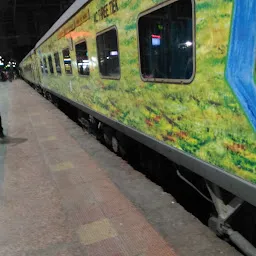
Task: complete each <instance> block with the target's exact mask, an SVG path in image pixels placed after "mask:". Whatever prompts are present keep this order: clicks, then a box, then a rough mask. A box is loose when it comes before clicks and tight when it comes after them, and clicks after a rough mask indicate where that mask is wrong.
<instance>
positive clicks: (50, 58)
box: [48, 55, 54, 74]
mask: <svg viewBox="0 0 256 256" xmlns="http://www.w3.org/2000/svg"><path fill="white" fill-rule="evenodd" d="M48 62H49V69H50V72H51V74H54V70H53V65H52V56H51V55H50V56H48Z"/></svg>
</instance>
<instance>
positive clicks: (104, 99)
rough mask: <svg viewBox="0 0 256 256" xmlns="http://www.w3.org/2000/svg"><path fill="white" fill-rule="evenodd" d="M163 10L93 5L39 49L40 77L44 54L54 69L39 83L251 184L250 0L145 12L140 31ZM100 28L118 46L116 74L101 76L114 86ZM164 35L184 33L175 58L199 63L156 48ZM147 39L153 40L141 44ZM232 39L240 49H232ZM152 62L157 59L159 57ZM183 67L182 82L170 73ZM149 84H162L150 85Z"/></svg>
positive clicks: (146, 5)
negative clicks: (81, 54) (80, 53)
mask: <svg viewBox="0 0 256 256" xmlns="http://www.w3.org/2000/svg"><path fill="white" fill-rule="evenodd" d="M163 2H164V1H161V0H150V1H143V0H112V1H104V0H101V1H93V2H90V3H89V4H88V5H87V6H85V7H84V8H83V9H82V11H80V12H79V13H78V14H77V15H76V16H74V17H73V18H72V20H70V21H69V22H68V23H67V24H66V25H65V27H63V28H61V29H60V30H59V31H57V32H56V33H55V34H54V35H53V36H52V37H50V38H49V39H48V40H47V41H46V42H45V43H43V44H42V45H41V46H40V47H39V50H38V51H37V56H36V59H37V62H38V65H41V67H42V71H43V69H44V64H43V62H44V58H45V60H46V61H47V67H48V69H49V59H48V57H49V54H51V55H52V61H53V63H54V65H53V73H54V74H51V71H50V70H47V72H48V73H45V72H44V73H43V74H42V72H40V79H41V81H40V82H41V83H42V84H43V85H44V86H47V87H48V88H50V89H52V90H54V91H56V92H58V93H60V94H61V95H63V96H65V97H67V98H69V99H71V100H74V101H76V102H79V103H81V104H84V105H86V106H89V107H90V108H92V109H94V110H96V111H98V112H99V113H101V114H104V115H105V116H107V117H109V118H112V119H115V120H117V121H119V122H121V123H123V124H125V125H127V126H129V127H132V128H135V129H137V130H139V131H141V132H143V133H145V134H147V135H149V136H151V137H153V138H155V139H157V140H159V141H162V142H164V143H166V144H168V145H171V146H173V147H175V148H178V149H180V150H182V151H185V152H187V153H189V154H191V155H193V156H195V157H197V158H198V159H201V160H204V161H206V162H208V163H210V164H212V165H215V166H218V167H221V168H223V169H224V170H226V171H227V172H229V173H231V174H235V175H237V176H239V177H241V178H243V179H245V180H248V181H250V182H252V183H256V132H255V131H256V87H255V60H256V42H255V40H256V36H255V35H253V33H254V32H255V31H256V16H255V15H254V14H255V13H256V0H253V1H252V0H243V1H232V0H215V1H212V0H197V1H195V15H193V9H194V7H193V5H191V2H190V1H178V2H175V3H171V2H164V5H163V6H162V7H161V8H160V9H161V10H160V9H157V8H156V9H152V10H151V11H150V12H153V11H156V13H155V14H156V15H155V18H154V20H153V21H152V20H151V21H150V22H147V19H150V12H145V13H144V11H145V10H149V9H150V8H151V7H153V6H155V5H156V4H161V3H163ZM179 2H180V4H184V5H186V4H188V3H190V5H191V7H190V8H191V10H190V11H185V9H184V8H182V6H179V5H178V4H177V3H179ZM246 5H247V6H246ZM167 6H172V7H168V8H171V9H170V11H171V12H172V13H173V20H171V22H169V25H168V26H169V27H166V26H167V23H166V21H164V19H163V18H160V17H161V16H162V17H163V15H160V14H161V12H164V11H165V8H167ZM244 9H246V10H247V11H246V12H243V10H244ZM139 14H140V15H139ZM147 15H148V16H147ZM158 16H159V18H158ZM83 17H84V18H83ZM193 19H195V20H193ZM194 21H195V30H194V32H193V22H194ZM239 21H240V23H241V24H239ZM147 24H150V25H147ZM112 26H113V27H112ZM140 26H142V27H141V28H140ZM143 26H144V28H145V29H143ZM145 26H146V27H145ZM107 28H113V31H112V32H111V33H113V35H114V33H116V35H117V43H118V44H117V45H118V47H117V49H115V50H113V49H112V51H111V52H112V54H113V56H114V55H115V56H118V59H117V58H115V61H119V62H120V65H119V66H120V70H115V72H113V74H107V75H110V76H111V79H107V77H105V75H104V72H105V71H104V67H102V72H103V73H102V72H101V73H102V74H101V75H100V72H99V66H100V65H101V64H100V63H99V62H100V61H101V58H100V57H99V58H98V54H97V44H96V42H97V40H102V42H103V41H104V40H105V39H104V38H100V36H101V35H102V34H101V32H102V31H104V30H105V29H107ZM170 28H171V30H172V31H175V30H179V31H187V30H188V29H189V28H191V29H190V30H191V32H189V33H185V32H184V36H183V34H182V32H180V33H179V36H180V38H178V37H175V39H176V40H179V42H178V45H179V47H180V48H179V49H180V51H182V50H184V49H185V50H186V51H187V54H188V56H190V57H191V56H192V57H193V56H196V59H195V60H194V59H193V58H188V59H186V60H185V59H184V60H183V59H182V58H180V57H179V56H180V55H179V51H177V49H176V51H174V50H175V49H172V48H170V49H169V48H168V49H167V48H166V47H165V48H164V47H163V48H161V47H162V45H163V44H164V39H165V38H167V33H169V32H168V29H170ZM245 30H246V34H245V33H244V31H245ZM147 33H148V35H149V34H150V33H151V35H150V36H151V37H150V38H147V40H146V39H145V38H146V37H147ZM185 35H186V36H187V37H186V36H185ZM195 35H196V36H195ZM169 36H171V34H170V35H169V34H168V38H169ZM138 38H140V40H139V39H138ZM238 39H239V40H242V41H243V43H241V42H240V43H239V44H238V43H237V40H238ZM85 40H86V43H83V42H84V41H85ZM149 40H151V41H149ZM170 40H171V39H170ZM143 42H145V45H144V46H143ZM148 42H151V44H152V45H153V46H154V47H155V48H152V47H151V46H152V45H151V46H150V47H151V48H150V51H152V53H147V52H146V50H147V49H149V48H148V47H149V43H148ZM76 44H81V47H82V46H83V49H85V48H86V55H87V58H86V59H85V60H83V62H81V63H80V64H79V63H78V61H76V59H77V58H76V57H77V56H76V55H77V54H76ZM194 46H195V48H196V49H195V51H193V47H194ZM157 47H158V48H157ZM189 47H190V49H187V48H189ZM166 49H167V50H168V51H170V52H172V53H173V56H175V54H176V55H177V56H176V57H177V58H176V59H175V58H174V59H173V60H168V59H166V57H165V56H164V54H162V53H164V52H165V51H166ZM63 50H64V52H63ZM56 52H58V54H59V57H57V60H56V61H57V62H58V63H59V68H58V69H59V72H57V68H56V65H55V64H56V63H55V62H56V61H55V57H56V56H55V57H54V54H56ZM139 52H140V53H141V55H139ZM145 52H146V53H145ZM177 52H178V53H177ZM102 54H103V55H104V53H102ZM157 54H162V55H161V56H162V57H161V58H160V57H157V58H156V57H155V56H157ZM63 55H64V59H63ZM103 55H102V56H103ZM142 55H143V56H142ZM165 55H166V54H165ZM167 56H168V55H167ZM110 57H111V56H110ZM34 58H35V57H34ZM58 58H59V61H58ZM50 61H51V60H50ZM113 61H114V59H113ZM149 61H151V62H149ZM169 61H173V63H172V65H173V69H172V70H170V69H168V68H165V66H164V64H163V63H169ZM174 61H176V62H177V61H178V62H177V65H175V62H174ZM182 61H186V63H187V64H186V69H184V70H183V71H182V72H183V73H184V74H181V70H180V69H178V68H177V66H178V65H180V64H181V63H182ZM189 61H190V62H189ZM85 62H86V63H87V64H86V63H85ZM83 63H84V64H83ZM78 64H79V65H78ZM242 64H243V65H242ZM83 65H85V66H86V65H87V66H86V67H87V69H86V70H84V71H82V70H81V72H84V73H83V75H81V74H82V73H81V72H80V70H79V68H81V66H83ZM81 69H82V68H81ZM79 73H80V74H79ZM156 75H157V78H159V79H154V77H155V76H156ZM181 76H182V78H183V79H180V78H181ZM172 81H173V82H172ZM179 81H180V82H179ZM182 81H184V82H182Z"/></svg>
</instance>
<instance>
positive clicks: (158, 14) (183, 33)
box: [139, 0, 194, 80]
mask: <svg viewBox="0 0 256 256" xmlns="http://www.w3.org/2000/svg"><path fill="white" fill-rule="evenodd" d="M139 43H140V62H141V74H142V76H143V78H144V79H148V80H150V79H154V78H159V79H178V80H187V79H190V78H191V77H192V75H193V44H194V42H193V22H192V2H191V0H179V1H176V2H174V3H171V4H169V5H167V6H165V7H162V8H160V9H158V10H155V11H152V12H151V13H149V14H146V15H144V16H142V17H140V19H139Z"/></svg>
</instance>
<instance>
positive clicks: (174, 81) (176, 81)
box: [137, 0, 196, 85]
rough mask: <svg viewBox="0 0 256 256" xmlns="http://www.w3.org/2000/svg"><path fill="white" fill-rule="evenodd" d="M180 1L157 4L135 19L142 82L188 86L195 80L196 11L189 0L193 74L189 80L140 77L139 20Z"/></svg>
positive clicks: (173, 0) (172, 0)
mask: <svg viewBox="0 0 256 256" xmlns="http://www.w3.org/2000/svg"><path fill="white" fill-rule="evenodd" d="M179 1H180V0H169V1H165V2H164V3H160V4H157V5H155V6H153V7H151V8H149V9H147V10H146V11H143V12H141V13H139V15H138V18H137V38H138V40H137V41H138V42H137V47H138V55H139V65H140V66H139V72H140V78H141V80H142V81H143V82H149V83H152V82H154V83H166V84H181V85H183V84H184V85H188V84H191V83H192V82H193V81H194V79H195V75H196V20H195V18H196V10H195V0H190V1H191V4H192V39H193V72H192V76H191V78H190V79H171V78H169V79H165V78H145V77H143V75H142V72H141V56H140V55H141V52H140V34H139V20H140V18H141V17H143V16H145V15H147V14H150V13H152V12H154V11H157V10H159V9H161V8H164V7H166V6H168V5H171V4H173V3H177V2H179Z"/></svg>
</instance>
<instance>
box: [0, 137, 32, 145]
mask: <svg viewBox="0 0 256 256" xmlns="http://www.w3.org/2000/svg"><path fill="white" fill-rule="evenodd" d="M27 140H28V139H25V138H12V137H9V136H6V137H5V138H3V139H0V144H13V145H14V146H16V145H19V144H21V143H24V142H26V141H27Z"/></svg>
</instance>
